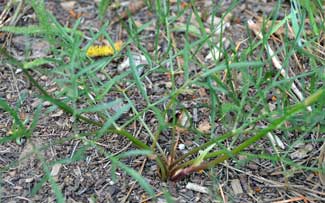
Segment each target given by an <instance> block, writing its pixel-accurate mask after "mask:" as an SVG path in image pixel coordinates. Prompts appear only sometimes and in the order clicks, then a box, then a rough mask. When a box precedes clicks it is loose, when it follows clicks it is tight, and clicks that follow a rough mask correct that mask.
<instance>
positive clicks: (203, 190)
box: [186, 183, 209, 194]
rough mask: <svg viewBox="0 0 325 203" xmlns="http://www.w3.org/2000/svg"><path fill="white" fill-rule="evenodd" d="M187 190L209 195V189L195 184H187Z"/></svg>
mask: <svg viewBox="0 0 325 203" xmlns="http://www.w3.org/2000/svg"><path fill="white" fill-rule="evenodd" d="M186 189H188V190H193V191H196V192H200V193H205V194H208V193H209V189H208V188H206V187H203V186H200V185H197V184H195V183H187V185H186Z"/></svg>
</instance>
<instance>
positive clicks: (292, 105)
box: [0, 0, 325, 201]
mask: <svg viewBox="0 0 325 203" xmlns="http://www.w3.org/2000/svg"><path fill="white" fill-rule="evenodd" d="M102 2H104V1H102ZM192 3H193V4H194V2H192ZM30 4H31V6H32V8H33V9H34V11H35V13H36V15H37V17H38V20H39V25H33V26H28V27H21V28H19V27H2V28H0V30H1V31H6V32H11V33H19V34H22V33H25V34H27V35H38V36H39V37H42V38H44V39H45V40H47V41H48V42H49V43H50V45H51V51H52V53H53V55H52V58H47V57H44V58H41V59H36V60H37V61H36V60H35V61H36V62H34V63H33V61H32V62H31V61H28V64H29V65H28V66H26V65H24V64H26V62H25V61H18V60H17V59H15V58H13V57H12V56H11V55H10V54H9V53H8V52H7V51H6V50H5V49H4V48H1V49H0V52H1V54H2V56H3V58H4V59H5V60H6V61H7V62H9V63H11V64H12V65H14V66H15V67H16V68H22V67H25V68H23V72H24V74H25V75H26V77H27V78H28V80H29V81H30V82H31V84H32V85H33V86H34V87H35V88H36V89H37V90H38V92H39V94H40V98H41V99H43V100H46V101H49V102H51V103H52V104H53V105H55V106H56V108H59V109H62V110H63V111H64V112H66V113H67V114H69V115H70V116H72V117H73V118H74V121H75V123H74V126H73V128H74V129H77V128H78V125H80V124H82V123H86V124H88V125H92V126H94V127H95V130H94V131H90V132H83V133H76V134H74V135H73V136H71V138H70V139H78V140H80V141H82V143H83V147H84V148H81V149H80V153H79V155H78V156H80V157H82V153H83V151H84V150H85V148H86V149H87V148H96V149H98V151H99V152H100V153H102V154H103V156H105V157H107V158H108V159H109V160H111V163H112V171H111V172H112V174H113V176H114V170H116V168H117V167H118V168H121V169H122V170H124V171H125V172H126V173H128V174H129V175H131V176H132V177H133V178H134V179H135V180H137V181H138V182H139V184H140V185H141V186H142V187H143V188H144V190H145V191H147V192H148V193H149V194H150V195H151V196H154V190H153V188H152V187H151V186H150V185H149V184H148V182H147V181H145V179H144V178H143V177H142V176H141V175H139V174H138V173H137V172H136V171H135V170H134V169H132V168H130V167H129V166H127V165H125V164H124V163H122V161H121V160H120V159H123V158H125V157H127V156H139V155H142V156H148V157H149V158H150V159H151V160H153V161H155V163H156V164H157V166H158V168H159V174H160V177H161V179H162V180H163V181H166V180H173V181H177V180H180V179H182V178H184V177H186V176H188V175H190V174H192V173H194V172H199V171H202V170H205V169H208V168H214V167H215V166H216V165H218V164H220V163H222V162H224V161H225V160H227V159H236V156H237V155H238V154H243V155H245V156H246V157H247V160H251V159H254V158H261V159H272V160H276V161H278V162H281V163H285V164H287V165H290V166H294V167H297V168H299V167H301V168H303V166H301V165H296V164H293V163H292V162H290V161H284V160H288V157H287V155H288V154H289V153H290V150H292V145H294V144H295V143H296V142H304V141H305V140H304V135H307V134H308V133H312V132H313V131H315V127H316V126H324V123H322V122H323V120H324V119H323V118H324V115H322V112H323V111H324V102H323V101H324V94H325V90H324V88H323V86H322V85H321V83H322V80H323V79H324V78H322V76H321V75H320V74H319V73H321V72H322V70H320V68H319V65H320V66H322V67H323V68H324V64H323V63H322V62H321V61H320V60H319V59H318V58H317V56H312V53H310V52H309V50H310V49H309V48H310V47H308V46H309V45H310V44H309V41H308V40H307V39H308V38H307V37H305V38H304V40H305V42H304V44H299V43H298V45H297V43H296V42H299V39H300V38H299V37H297V36H298V35H299V34H298V33H299V32H301V30H303V27H302V26H303V25H300V26H299V24H298V23H296V24H295V25H296V26H298V27H296V28H295V30H298V33H296V34H297V35H296V37H297V38H296V39H295V41H293V42H290V41H288V43H286V44H284V47H283V50H279V51H278V52H276V53H275V54H278V53H279V52H280V51H285V52H286V53H288V54H287V55H286V57H285V58H284V59H283V60H284V61H285V63H284V64H283V68H284V69H288V67H289V65H290V64H289V62H288V61H289V58H290V57H292V56H293V54H294V53H297V54H300V55H302V56H308V57H309V56H312V57H311V59H310V60H311V61H312V64H311V68H310V70H308V71H306V72H305V73H301V74H299V75H297V76H296V77H295V78H293V79H298V80H303V81H307V80H309V79H310V80H311V82H312V83H311V84H310V85H304V86H303V89H304V92H305V94H306V95H309V96H308V97H307V98H306V99H305V100H303V101H298V99H296V100H292V99H289V98H288V97H287V96H286V95H287V94H289V95H293V93H292V92H291V90H290V87H291V83H292V82H293V79H292V78H281V76H280V74H279V73H277V72H272V71H271V70H269V69H267V68H266V67H269V66H272V56H269V57H268V58H265V57H264V53H265V50H264V48H263V47H264V46H266V45H267V40H268V37H267V36H270V35H271V34H272V33H267V32H266V31H265V32H264V33H263V36H264V37H265V38H263V39H255V38H254V36H251V38H250V39H249V42H248V47H247V48H245V49H244V50H242V51H241V53H238V49H236V48H235V47H234V46H233V47H232V48H233V50H232V54H229V53H228V50H221V52H223V55H224V56H225V57H224V60H223V61H219V60H216V59H215V61H214V62H213V64H212V65H211V64H210V65H207V64H205V63H202V61H201V60H200V59H199V58H198V57H197V55H196V53H197V52H199V51H200V50H201V49H202V47H203V46H208V47H211V48H212V47H214V44H215V43H216V42H221V43H223V40H221V39H222V34H223V33H221V34H220V36H221V37H220V39H215V38H214V37H213V36H214V32H216V30H213V29H212V30H211V33H207V32H206V29H205V26H204V23H203V21H202V19H201V17H200V15H199V12H198V10H196V8H195V7H190V6H188V7H186V8H184V9H183V10H181V9H180V10H179V12H178V16H171V15H170V9H169V7H170V5H169V3H168V2H167V1H161V2H160V1H157V3H156V4H155V13H156V16H157V18H156V19H155V20H152V21H150V22H148V23H147V24H144V25H142V26H141V27H137V26H136V24H135V23H134V21H133V20H132V17H130V18H129V20H128V22H127V24H124V28H125V29H126V30H127V31H128V35H129V38H128V39H127V40H126V41H125V43H124V44H123V46H119V47H118V49H117V50H114V48H112V47H115V46H112V47H111V48H109V50H108V51H107V53H108V52H109V54H112V56H108V57H104V58H97V59H91V58H89V57H87V55H88V56H102V55H107V54H106V53H105V54H96V53H94V52H92V53H91V54H89V52H87V50H89V48H90V47H91V46H92V45H93V43H94V42H95V41H97V40H98V39H99V38H101V37H103V38H104V39H105V40H107V41H109V42H110V44H112V45H114V43H113V41H114V40H113V39H112V38H111V36H109V35H108V34H107V32H106V30H107V29H108V26H109V25H108V24H104V25H103V26H102V28H101V29H100V30H99V31H98V33H91V40H90V41H88V42H86V43H85V36H84V33H82V32H80V31H78V26H79V24H80V21H79V20H78V21H77V22H76V23H75V25H74V26H73V28H69V29H68V28H66V27H64V26H62V25H61V24H60V23H58V22H57V21H56V19H55V18H54V17H53V16H52V15H51V14H49V13H48V12H47V11H46V10H45V8H44V3H43V2H42V1H35V0H32V1H31V3H30ZM236 4H237V2H234V3H233V4H232V6H231V7H230V8H231V9H233V8H235V7H236ZM100 5H102V7H101V8H100V16H101V17H100V18H101V20H103V18H104V11H105V10H106V9H107V6H108V5H107V4H105V3H101V4H100ZM189 9H191V10H190V14H191V15H190V16H189V17H188V21H187V23H186V26H185V29H183V30H182V32H184V33H179V34H180V35H183V36H184V46H182V47H177V46H175V36H174V35H175V32H176V31H177V32H179V30H175V29H172V24H173V23H174V22H176V21H177V20H178V19H179V18H180V17H182V16H183V15H185V14H184V13H185V12H186V11H188V10H189ZM231 9H229V11H228V12H230V11H231ZM277 9H279V7H277ZM214 12H217V11H216V10H215V11H214ZM274 12H275V13H277V12H278V10H275V11H274ZM308 12H309V11H308ZM192 15H193V17H194V18H195V20H196V21H197V24H198V29H197V30H196V32H200V36H199V35H196V37H195V38H194V40H193V39H190V37H189V36H190V34H191V33H190V32H191V29H190V23H191V21H190V19H191V18H192ZM290 15H293V16H291V20H293V19H294V16H297V14H296V13H295V14H292V13H291V14H290ZM225 16H226V15H224V16H223V18H224V17H225ZM311 22H312V21H311ZM153 23H155V24H156V28H155V29H156V32H155V33H156V35H155V41H154V44H155V50H154V52H153V53H149V52H148V51H147V50H146V47H144V46H143V44H145V43H146V42H145V40H146V39H145V38H142V37H141V32H142V31H143V30H144V29H145V28H146V27H147V26H150V25H151V24H153ZM293 24H294V23H293ZM273 25H274V26H275V24H273ZM264 26H266V25H263V27H264ZM26 30H27V32H26ZM270 30H272V29H270ZM313 30H314V31H315V33H318V29H317V28H316V27H315V28H314V26H313ZM161 33H164V35H165V37H166V38H165V39H166V41H167V48H166V50H165V53H164V54H161V55H159V54H158V45H159V43H160V41H161V39H160V37H161ZM299 36H300V35H299ZM131 44H132V45H134V46H136V47H137V49H138V50H139V51H140V52H141V54H143V55H144V56H145V58H146V59H147V61H148V67H147V69H146V71H145V73H144V74H143V75H141V74H140V73H139V71H138V68H139V67H136V63H135V59H134V57H133V55H132V52H131V51H130V45H131ZM220 47H223V46H220ZM90 49H91V48H90ZM95 51H96V50H95ZM256 52H257V54H255V55H254V54H253V53H256ZM124 56H127V57H128V58H129V61H130V69H129V70H126V71H125V72H124V73H121V74H119V75H115V76H110V75H109V74H107V73H105V71H104V70H105V69H106V68H107V66H108V65H109V64H111V63H112V62H113V61H116V60H118V59H121V58H122V57H124ZM181 57H182V58H183V60H184V65H180V64H179V63H177V62H178V60H179V59H180V58H181ZM67 58H68V60H64V59H67ZM252 58H253V59H252ZM45 64H51V67H53V68H52V69H51V70H45V69H44V68H43V67H42V65H45ZM193 64H194V65H195V66H197V67H198V71H197V72H193V71H191V70H190V65H193ZM34 71H38V72H40V73H42V74H44V75H47V76H49V78H53V81H55V82H56V84H57V85H58V86H59V87H60V90H58V91H57V92H54V93H53V94H50V93H48V92H47V90H46V89H45V88H43V87H42V86H41V85H40V84H39V83H38V82H37V79H36V78H34V77H33V76H32V74H31V72H34ZM270 72H271V75H272V76H273V78H271V79H270V78H269V77H266V74H268V73H270ZM98 73H101V74H106V75H105V76H107V77H108V78H109V79H108V80H107V81H104V82H103V81H101V80H100V79H99V78H98V77H97V74H98ZM153 73H161V74H168V76H170V82H171V86H170V90H166V92H165V93H164V96H162V97H161V98H159V99H156V100H153V99H152V98H151V97H150V95H148V91H147V87H146V85H145V84H146V83H145V80H146V78H147V77H150V74H153ZM179 73H181V74H182V75H181V77H182V79H183V82H182V84H178V83H177V79H178V77H179ZM239 75H240V77H241V78H239ZM236 83H239V84H236ZM125 84H126V85H125ZM195 88H196V89H195ZM198 88H202V89H204V90H205V91H207V92H208V93H209V94H208V95H207V97H208V99H209V102H207V103H199V104H198V105H197V106H204V107H207V108H208V109H209V122H210V125H211V129H210V130H209V132H208V133H206V132H202V131H200V129H198V128H196V127H195V126H194V125H193V123H191V125H189V126H187V125H183V124H180V121H179V118H178V117H177V112H178V110H179V109H180V108H182V110H184V112H188V110H187V109H186V108H185V107H182V105H181V104H182V100H181V96H182V95H190V93H189V92H191V91H192V90H193V89H194V90H197V89H198ZM274 89H276V90H277V95H276V96H277V97H278V99H277V104H278V105H277V106H278V107H277V108H276V109H275V110H270V109H269V108H268V103H267V101H266V99H265V98H266V95H267V94H268V93H269V92H271V91H272V90H274ZM252 90H253V91H254V92H255V94H253V95H252V94H250V91H252ZM132 91H133V92H132ZM134 92H136V93H138V94H139V96H140V97H141V98H142V99H143V100H144V103H145V105H144V106H143V107H142V108H141V109H139V108H137V103H136V102H138V101H136V100H134V99H133V98H131V96H130V95H132V94H133V93H134ZM111 93H112V94H115V95H118V97H119V99H114V100H113V101H111V102H107V97H106V95H109V94H111ZM219 95H223V97H224V98H227V99H224V100H221V99H220V98H219V97H218V96H219ZM62 98H63V99H62ZM293 98H295V97H293ZM116 105H121V106H120V107H119V108H118V110H116V111H115V112H113V113H112V111H110V109H112V108H113V107H114V106H116ZM163 106H164V108H162V107H163ZM308 106H311V107H312V110H313V111H312V112H308V111H306V108H307V107H308ZM0 107H1V108H2V109H4V110H5V111H7V112H9V113H10V115H11V116H12V117H13V119H14V121H15V126H16V127H14V128H15V130H14V133H13V134H12V135H10V136H8V137H5V138H1V139H0V143H4V142H8V141H11V140H15V139H17V137H23V136H25V137H27V138H28V137H30V136H32V132H33V130H34V129H35V126H36V125H37V121H38V119H39V116H40V111H41V106H40V107H39V108H38V109H37V110H36V113H35V118H34V119H33V123H32V125H31V126H29V127H27V126H25V125H24V123H23V121H21V120H20V118H19V117H18V115H17V110H15V109H14V108H12V107H10V105H9V104H8V103H7V102H6V101H5V100H3V99H1V100H0ZM245 107H249V108H250V111H244V110H243V109H244V108H245ZM128 112H129V113H128ZM149 112H153V114H154V117H155V120H156V121H157V123H158V124H157V125H158V126H157V128H156V130H153V129H155V128H151V127H150V125H152V123H148V122H147V121H146V120H145V119H143V116H144V115H145V114H147V113H149ZM127 114H128V115H127ZM94 115H95V116H94ZM166 117H169V118H170V119H165V118H166ZM119 119H123V123H121V122H118V121H119ZM189 120H190V119H189ZM135 121H137V122H138V123H140V124H141V125H142V126H143V127H144V129H145V132H146V134H148V136H149V140H150V142H149V143H148V142H147V141H146V140H145V139H141V138H138V137H136V136H134V135H133V134H132V133H130V132H129V131H128V127H129V126H130V125H131V124H132V123H134V122H135ZM216 122H220V123H221V124H222V125H223V127H224V129H226V132H225V133H223V134H216V133H215V132H216V130H217V127H216ZM261 123H265V126H263V128H262V127H261ZM283 123H291V125H292V126H293V127H292V129H290V128H286V127H284V126H283ZM179 128H183V129H185V130H186V131H188V132H191V133H193V134H195V136H196V139H197V140H201V142H200V143H199V146H197V147H193V148H191V149H189V151H188V152H187V153H185V154H183V155H181V156H178V155H177V154H178V153H177V152H176V148H177V145H178V143H179V131H178V130H179ZM318 129H319V128H318ZM275 130H279V131H282V132H283V134H284V135H286V136H284V138H283V139H284V141H285V142H286V143H287V145H288V146H290V147H289V148H288V149H287V150H286V151H284V152H283V155H279V154H274V155H265V154H261V155H256V154H253V153H250V152H249V150H247V149H249V148H250V147H252V146H254V145H255V143H257V142H259V141H261V140H263V138H264V137H265V136H267V135H268V133H271V132H274V131H275ZM322 130H324V129H323V127H322ZM166 131H168V132H170V133H169V134H170V137H168V138H167V140H169V141H170V142H169V143H161V142H160V140H161V139H160V138H161V136H163V132H166ZM293 131H299V132H301V133H302V136H301V137H298V138H297V141H292V140H291V139H290V138H289V136H288V134H290V133H292V132H293ZM322 132H323V131H322ZM323 133H324V132H323ZM109 134H117V135H119V136H121V137H125V138H126V139H128V140H129V141H130V142H132V143H133V145H134V146H135V147H136V148H137V149H138V150H134V151H128V152H125V153H124V154H121V155H118V156H113V155H112V153H110V152H108V151H107V150H105V149H103V148H102V147H101V146H99V145H97V144H96V140H98V139H100V138H101V137H103V136H107V135H109ZM243 135H248V136H249V137H248V138H245V136H243ZM321 139H323V138H321ZM226 141H227V143H230V144H229V145H228V146H227V145H226V144H225V143H226ZM318 142H320V140H319V141H318ZM166 145H169V148H167V149H166V147H165V146H166ZM216 148H218V149H216ZM166 150H167V152H166ZM80 157H79V158H80ZM39 158H40V160H41V161H42V165H43V169H44V171H45V174H46V176H45V177H44V178H43V179H42V181H41V182H40V183H39V184H37V186H35V188H34V190H33V193H36V192H37V191H38V189H39V188H40V187H41V186H42V184H44V183H45V182H46V181H49V182H50V184H51V186H52V188H53V190H54V192H55V194H56V197H57V199H58V201H64V198H63V196H62V193H61V192H60V191H59V188H58V186H57V184H56V183H55V181H54V180H53V178H51V175H50V169H49V165H51V163H47V162H46V160H45V159H44V157H41V156H40V157H39ZM74 158H75V160H78V158H76V157H72V158H71V159H72V160H70V161H71V162H72V161H73V159H74ZM58 161H62V160H58ZM67 162H69V161H67ZM304 169H306V168H304ZM306 170H307V169H306ZM308 170H313V171H319V170H320V169H319V168H308Z"/></svg>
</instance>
